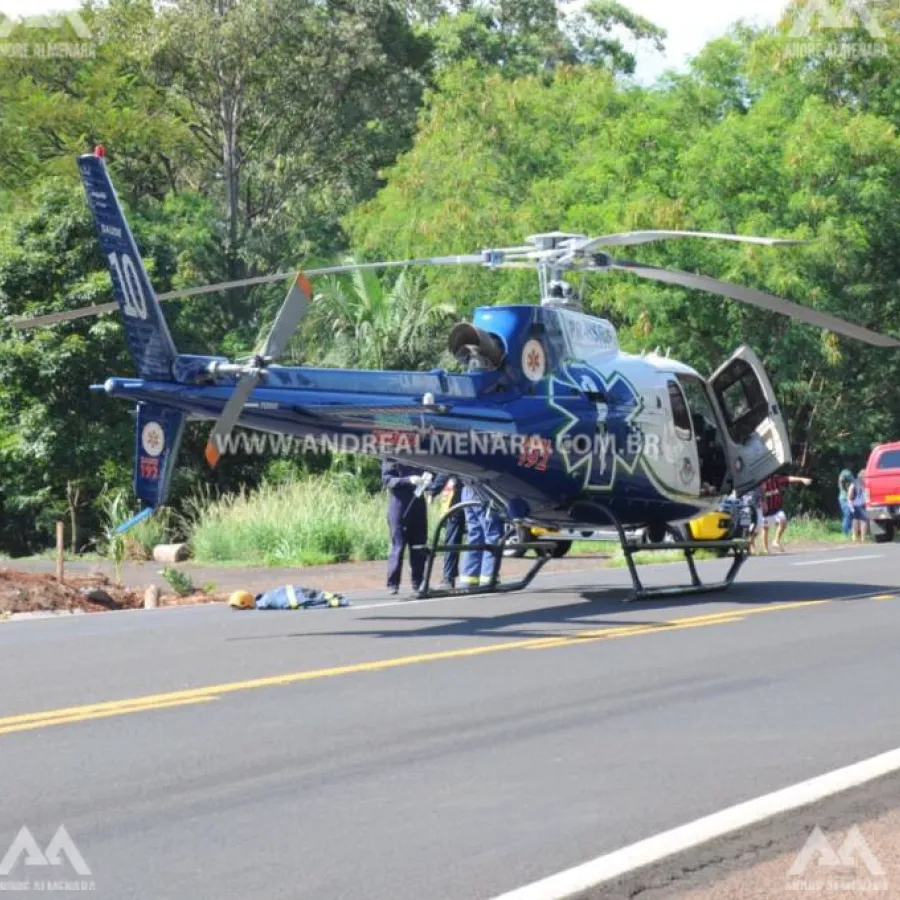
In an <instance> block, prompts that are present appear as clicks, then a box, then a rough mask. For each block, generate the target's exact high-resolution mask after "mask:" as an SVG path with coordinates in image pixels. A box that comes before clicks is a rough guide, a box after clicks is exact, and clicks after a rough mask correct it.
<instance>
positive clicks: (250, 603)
mask: <svg viewBox="0 0 900 900" xmlns="http://www.w3.org/2000/svg"><path fill="white" fill-rule="evenodd" d="M228 605H229V606H230V607H231V608H232V609H254V608H255V607H256V600H255V599H254V597H253V594H251V593H250V592H249V591H235V592H234V593H233V594H232V595H231V596H230V597H229V598H228Z"/></svg>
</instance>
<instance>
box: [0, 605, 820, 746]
mask: <svg viewBox="0 0 900 900" xmlns="http://www.w3.org/2000/svg"><path fill="white" fill-rule="evenodd" d="M831 602H832V601H831V600H804V601H800V602H796V603H773V604H769V605H766V606H752V607H749V608H744V609H741V608H739V609H732V610H727V611H724V612H719V613H710V614H707V615H699V616H689V617H686V618H680V619H671V620H669V621H666V622H659V623H654V624H650V625H623V626H622V627H613V628H606V629H599V630H596V631H584V632H580V633H577V634H573V635H560V636H558V637H542V638H528V639H524V640H518V641H507V642H505V643H499V644H487V645H485V646H481V647H465V648H458V649H456V650H441V651H435V652H432V653H419V654H415V655H413V656H397V657H391V658H388V659H378V660H373V661H371V662H362V663H351V664H349V665H345V666H334V667H331V668H326V669H310V670H307V671H303V672H288V673H286V674H284V675H272V676H268V677H264V678H253V679H249V680H247V681H233V682H227V683H225V684H214V685H208V686H206V687H199V688H189V689H187V690H182V691H171V692H168V693H164V694H149V695H147V696H143V697H134V698H132V699H129V700H110V701H104V702H101V703H89V704H85V705H82V706H71V707H65V708H62V709H54V710H46V711H43V712H36V713H24V714H21V715H14V716H7V717H5V718H0V735H3V734H11V733H14V732H18V731H28V730H33V729H36V728H44V727H49V726H51V725H68V724H72V723H75V722H84V721H88V720H91V719H102V718H109V717H110V716H121V715H128V714H129V713H135V712H147V711H150V710H155V709H169V708H172V707H176V706H184V705H187V704H191V703H203V702H206V701H209V700H215V699H218V698H219V697H221V696H224V695H226V694H234V693H237V692H238V691H250V690H257V689H259V688H267V687H280V686H283V685H290V684H299V683H300V682H303V681H317V680H320V679H323V678H336V677H338V676H341V675H358V674H362V673H366V672H382V671H386V670H388V669H398V668H401V667H403V666H414V665H419V664H421V663H430V662H440V661H442V660H449V659H466V658H468V657H476V656H487V655H488V654H492V653H501V652H504V651H510V650H543V649H550V648H553V647H563V646H574V645H577V644H580V643H584V642H589V641H599V640H609V639H616V638H624V637H634V636H638V635H642V634H660V633H665V632H668V631H679V630H682V629H686V628H701V627H705V626H709V625H719V624H722V625H724V624H728V623H731V622H739V621H741V620H742V619H743V618H744V617H746V616H750V615H755V614H759V613H768V612H783V611H786V610H791V609H800V608H805V607H808V606H819V605H821V604H823V603H831Z"/></svg>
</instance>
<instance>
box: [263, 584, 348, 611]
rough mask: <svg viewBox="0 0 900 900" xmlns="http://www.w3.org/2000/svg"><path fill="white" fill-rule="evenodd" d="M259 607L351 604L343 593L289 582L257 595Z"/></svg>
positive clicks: (320, 606)
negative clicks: (298, 585) (299, 585)
mask: <svg viewBox="0 0 900 900" xmlns="http://www.w3.org/2000/svg"><path fill="white" fill-rule="evenodd" d="M255 603H256V608H257V609H319V608H329V607H331V608H334V607H339V606H349V605H350V601H349V600H347V599H346V598H345V597H344V595H343V594H334V593H332V592H331V591H320V590H316V589H312V588H303V587H297V586H296V585H293V584H287V585H285V586H284V587H277V588H273V589H272V590H270V591H265V592H264V593H262V594H257V595H256V600H255Z"/></svg>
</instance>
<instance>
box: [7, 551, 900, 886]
mask: <svg viewBox="0 0 900 900" xmlns="http://www.w3.org/2000/svg"><path fill="white" fill-rule="evenodd" d="M898 563H900V547H898V546H896V545H893V546H886V547H882V546H877V547H876V546H867V547H865V548H841V549H837V548H836V549H834V550H829V551H827V552H821V553H814V554H798V555H790V554H788V555H784V556H781V557H773V558H769V559H753V560H751V561H750V562H748V564H747V566H746V567H745V570H744V573H743V574H742V580H741V581H740V582H739V584H738V585H737V586H736V587H735V588H734V589H733V590H732V592H730V593H729V594H727V595H722V596H721V597H718V596H717V597H711V598H706V599H699V600H695V601H687V600H680V601H669V602H665V603H660V602H655V603H643V604H635V605H629V606H623V605H622V604H621V602H620V601H621V597H622V596H623V593H624V592H623V591H620V590H617V589H615V588H614V587H613V585H615V584H616V583H618V584H619V585H622V583H623V579H624V576H625V573H624V571H623V570H604V571H599V572H598V573H597V575H596V577H594V576H586V575H585V573H574V574H568V575H565V576H561V577H554V576H553V574H552V567H551V568H550V570H549V574H548V575H546V576H542V577H541V579H540V580H538V581H537V582H536V587H535V589H534V590H532V591H530V592H529V593H528V594H526V595H506V596H499V597H465V598H458V599H452V600H437V601H420V602H406V603H391V602H385V601H384V600H380V599H376V600H374V601H368V602H367V601H366V600H365V598H360V599H359V600H358V602H357V603H356V605H354V606H353V607H351V608H350V609H344V610H321V611H302V612H244V613H237V612H232V611H230V610H228V609H226V608H222V607H199V608H187V609H172V610H151V611H140V612H123V613H111V614H105V615H95V616H80V617H65V618H56V619H46V620H29V621H18V622H16V621H13V622H7V623H4V624H0V678H2V681H0V684H2V690H0V797H2V804H0V857H2V854H3V853H4V852H5V849H6V847H7V846H9V844H10V843H11V842H12V841H13V839H14V838H15V837H16V835H17V833H18V832H19V830H20V829H21V828H22V827H23V826H27V827H28V828H29V830H30V832H31V834H32V835H33V836H34V838H35V840H36V842H37V844H38V845H39V847H40V848H41V849H44V848H46V845H47V843H48V842H49V841H50V839H51V837H53V835H54V834H55V832H56V831H57V829H58V827H59V826H60V825H64V826H65V828H66V830H67V832H68V834H69V835H70V836H71V838H72V841H73V842H74V843H75V845H76V846H77V848H78V850H79V851H80V853H81V855H82V857H83V858H84V861H85V863H86V865H87V866H88V867H89V868H90V874H89V876H87V877H86V880H87V881H89V882H92V883H93V884H94V886H95V889H96V890H95V892H94V896H102V897H110V898H127V897H147V898H154V900H158V898H197V900H200V898H207V897H208V898H216V900H224V898H232V897H234V898H247V897H266V898H280V897H291V898H328V900H332V898H365V900H380V898H383V900H406V898H409V900H423V898H431V897H434V898H442V900H457V898H459V900H473V898H474V900H477V898H489V897H492V896H494V895H496V894H499V893H501V892H503V891H508V890H511V889H512V888H515V887H517V886H520V885H522V884H525V883H527V882H530V881H533V880H535V879H538V878H541V877H544V876H547V875H550V874H552V873H554V872H556V871H558V870H560V869H563V868H566V867H569V866H573V865H576V864H579V863H581V862H583V861H585V860H587V859H590V858H592V857H595V856H597V855H599V854H602V853H605V852H608V851H612V850H615V849H617V848H619V847H622V846H624V845H627V844H630V843H632V842H634V841H638V840H640V839H642V838H645V837H648V836H650V835H653V834H655V833H657V832H660V831H663V830H665V829H668V828H673V827H675V826H677V825H681V824H683V823H685V822H688V821H690V820H692V819H695V818H697V817H699V816H703V815H706V814H709V813H712V812H715V811H717V810H719V809H722V808H724V807H727V806H730V805H732V804H735V803H738V802H740V801H743V800H746V799H750V798H752V797H755V796H758V795H760V794H763V793H767V792H769V791H773V790H776V789H778V788H781V787H784V786H786V785H789V784H792V783H794V782H797V781H801V780H803V779H806V778H809V777H812V776H815V775H818V774H821V773H823V772H825V771H828V770H830V769H833V768H836V767H839V766H843V765H847V764H849V763H853V762H856V761H857V760H859V759H863V758H865V757H868V756H872V755H874V754H877V753H880V752H883V751H886V750H889V749H893V748H895V747H898V746H900V705H898V703H897V701H896V692H897V687H896V686H897V684H898V682H900V655H898V654H897V637H896V635H897V633H898V630H900V569H898ZM717 568H718V569H720V568H721V564H720V563H705V564H703V566H702V570H703V571H704V572H705V573H707V574H712V573H714V572H715V571H716V569H717ZM644 571H645V572H646V573H647V575H648V580H654V581H658V580H660V579H663V578H671V577H672V576H673V574H675V572H676V570H675V569H674V568H673V567H672V566H659V567H654V568H652V569H645V570H644ZM679 575H680V572H679ZM815 601H821V602H815ZM38 861H39V860H38ZM0 867H2V859H0ZM75 877H77V876H75V875H74V874H73V873H72V870H71V867H69V866H68V865H67V864H66V863H65V861H63V864H62V865H60V866H40V865H37V866H26V865H25V863H24V858H23V859H22V860H20V861H19V863H18V864H17V865H16V866H15V867H14V868H13V869H12V871H11V872H9V873H8V874H0V889H3V888H4V882H5V883H6V889H8V888H9V882H10V881H16V882H20V883H21V882H29V881H30V882H34V881H35V880H42V879H51V878H55V879H62V878H75ZM81 880H82V881H84V880H85V878H82V879H81ZM31 886H32V888H34V885H33V884H32V885H31ZM10 893H12V892H10Z"/></svg>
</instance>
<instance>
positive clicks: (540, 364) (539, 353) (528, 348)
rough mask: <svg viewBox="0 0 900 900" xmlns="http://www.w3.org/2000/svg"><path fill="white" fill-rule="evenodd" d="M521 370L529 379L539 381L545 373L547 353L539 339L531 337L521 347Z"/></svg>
mask: <svg viewBox="0 0 900 900" xmlns="http://www.w3.org/2000/svg"><path fill="white" fill-rule="evenodd" d="M522 371H523V372H524V373H525V377H526V378H527V379H528V380H529V381H534V382H537V381H540V380H541V379H542V378H543V377H544V375H546V374H547V354H546V353H545V352H544V347H543V345H542V344H541V342H540V341H538V340H535V339H533V338H532V339H531V340H530V341H527V342H526V343H525V346H524V347H523V348H522Z"/></svg>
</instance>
